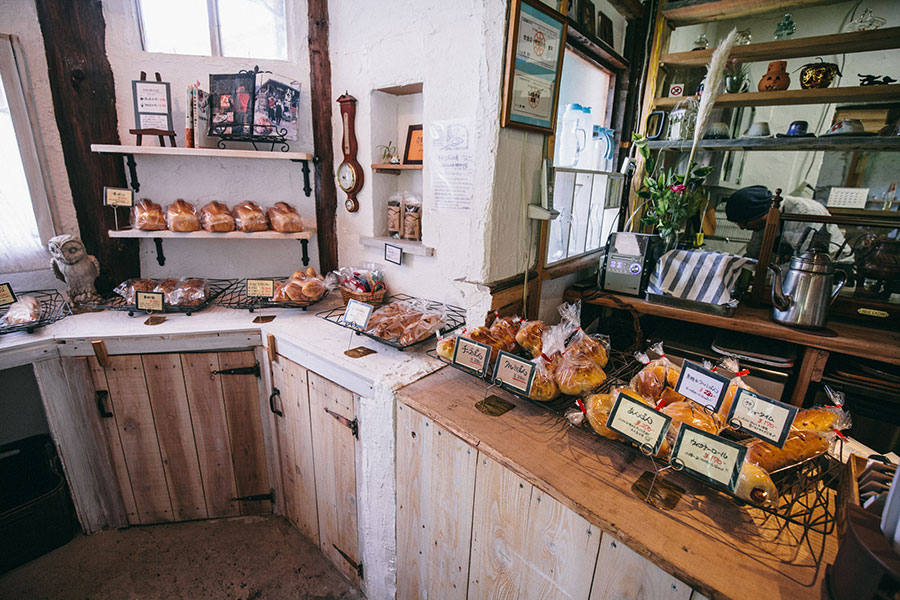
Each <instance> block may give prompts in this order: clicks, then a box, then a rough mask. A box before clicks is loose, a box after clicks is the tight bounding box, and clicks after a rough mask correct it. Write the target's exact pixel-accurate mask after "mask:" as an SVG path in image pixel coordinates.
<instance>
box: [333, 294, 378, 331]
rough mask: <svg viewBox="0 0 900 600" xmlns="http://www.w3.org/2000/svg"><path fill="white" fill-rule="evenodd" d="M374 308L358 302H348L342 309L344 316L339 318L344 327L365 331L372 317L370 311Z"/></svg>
mask: <svg viewBox="0 0 900 600" xmlns="http://www.w3.org/2000/svg"><path fill="white" fill-rule="evenodd" d="M374 310H375V307H374V306H372V305H371V304H366V303H365V302H360V301H359V300H350V301H349V302H347V307H346V308H345V309H344V316H343V317H341V319H342V320H343V323H344V325H347V326H348V327H352V328H353V329H359V330H360V331H365V330H366V327H367V326H368V325H369V319H370V318H371V317H372V311H374Z"/></svg>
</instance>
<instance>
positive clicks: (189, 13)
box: [137, 0, 287, 60]
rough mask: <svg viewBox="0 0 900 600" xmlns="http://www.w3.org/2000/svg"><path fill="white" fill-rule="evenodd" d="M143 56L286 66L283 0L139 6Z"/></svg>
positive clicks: (145, 0) (157, 1)
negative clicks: (242, 60)
mask: <svg viewBox="0 0 900 600" xmlns="http://www.w3.org/2000/svg"><path fill="white" fill-rule="evenodd" d="M137 8H138V16H139V18H140V26H141V39H142V41H143V45H144V50H145V51H147V52H166V53H170V54H198V55H201V56H232V57H237V58H269V59H276V60H287V19H286V16H285V2H284V0H137Z"/></svg>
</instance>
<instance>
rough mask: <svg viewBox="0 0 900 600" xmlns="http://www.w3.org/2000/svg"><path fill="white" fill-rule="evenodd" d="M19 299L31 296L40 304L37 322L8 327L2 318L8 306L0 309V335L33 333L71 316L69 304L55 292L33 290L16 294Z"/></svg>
mask: <svg viewBox="0 0 900 600" xmlns="http://www.w3.org/2000/svg"><path fill="white" fill-rule="evenodd" d="M16 296H18V297H19V298H24V297H25V296H31V297H33V298H35V299H36V300H37V301H38V302H40V303H41V314H40V316H39V317H38V319H37V321H33V322H31V323H22V324H21V325H8V324H7V323H6V320H5V319H3V317H5V316H6V313H7V311H9V306H4V307H3V308H0V335H3V334H4V333H13V332H16V331H26V332H28V333H34V330H35V329H38V328H39V327H43V326H45V325H49V324H50V323H55V322H56V321H59V320H60V319H63V318H65V317H68V316H69V315H71V314H72V309H71V308H70V307H69V303H68V302H67V301H66V299H65V298H64V297H63V295H62V294H60V293H59V292H57V291H56V290H35V291H32V292H20V293H18V294H16Z"/></svg>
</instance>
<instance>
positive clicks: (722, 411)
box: [716, 358, 757, 420]
mask: <svg viewBox="0 0 900 600" xmlns="http://www.w3.org/2000/svg"><path fill="white" fill-rule="evenodd" d="M721 365H722V368H724V369H727V370H729V371H731V372H732V373H735V376H734V377H732V378H731V381H729V382H728V388H727V389H726V390H725V397H724V398H723V399H722V404H721V405H720V406H719V410H718V411H716V412H717V413H718V414H719V417H720V418H721V419H722V420H727V419H728V413H729V411H731V405H732V404H734V397H735V396H736V395H737V391H738V390H739V389H745V390H748V391H750V392H753V393H754V394H755V393H757V392H756V390H754V389H753V388H752V387H750V386H749V385H748V384H747V382H746V381H744V376H745V375H749V374H750V371H747V370H746V369H744V370H741V368H740V365H739V364H738V362H737V360H736V359H734V358H726V359H724V360H723V361H722V362H721Z"/></svg>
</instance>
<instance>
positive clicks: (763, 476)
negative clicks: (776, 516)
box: [734, 461, 778, 506]
mask: <svg viewBox="0 0 900 600" xmlns="http://www.w3.org/2000/svg"><path fill="white" fill-rule="evenodd" d="M734 495H735V496H737V497H738V498H740V499H741V500H746V501H747V502H750V503H751V504H759V505H763V506H775V505H776V504H778V488H777V487H775V483H774V482H772V478H771V477H770V476H769V474H768V473H767V472H766V470H765V469H763V468H761V467H759V466H757V465H754V464H750V463H748V462H746V461H744V464H743V465H742V466H741V474H740V475H738V480H737V485H736V486H735V488H734Z"/></svg>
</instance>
